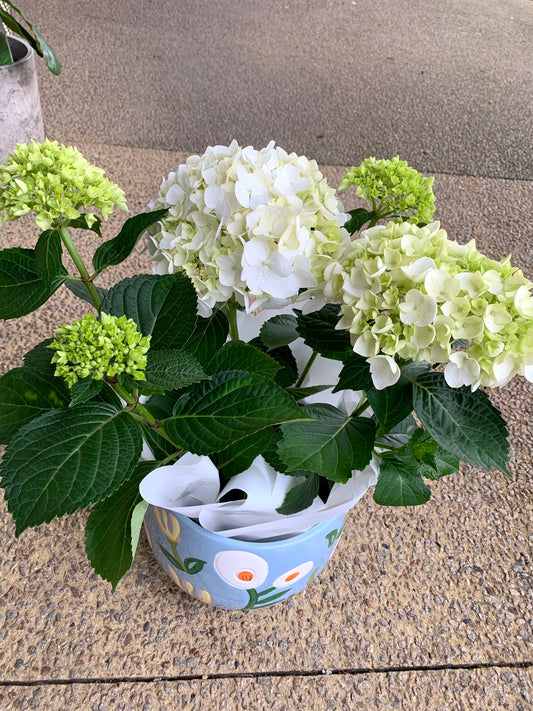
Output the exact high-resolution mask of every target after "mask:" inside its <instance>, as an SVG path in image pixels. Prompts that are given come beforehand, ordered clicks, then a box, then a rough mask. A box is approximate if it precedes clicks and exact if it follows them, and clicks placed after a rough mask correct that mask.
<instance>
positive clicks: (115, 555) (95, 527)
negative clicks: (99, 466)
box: [85, 462, 160, 590]
mask: <svg viewBox="0 0 533 711" xmlns="http://www.w3.org/2000/svg"><path fill="white" fill-rule="evenodd" d="M158 466H160V463H159V462H139V463H138V464H137V466H136V468H135V471H134V472H133V474H132V475H131V477H130V478H129V479H128V480H127V481H126V482H125V483H124V484H122V486H120V487H119V488H118V489H117V490H116V491H115V492H113V493H112V494H111V496H110V497H108V498H107V499H105V500H104V501H100V502H99V503H97V504H96V505H95V506H94V508H93V510H92V511H91V514H90V516H89V518H88V519H87V525H86V527H85V551H86V553H87V557H88V558H89V560H90V561H91V565H92V567H93V568H94V571H95V572H96V573H98V575H100V576H101V577H102V578H104V580H108V581H109V582H110V583H111V585H112V586H113V590H114V589H115V587H116V586H117V583H118V582H119V580H120V579H121V578H122V577H123V576H124V575H125V574H126V573H127V572H128V570H129V569H130V568H131V564H132V563H133V551H132V529H131V522H132V517H133V514H134V511H135V509H136V507H137V505H138V504H139V503H140V502H141V501H142V497H141V495H140V494H139V484H140V483H141V481H142V480H143V479H144V477H145V476H146V475H147V474H149V473H150V472H151V471H152V470H153V469H155V468H156V467H158ZM138 529H139V524H138V523H137V524H136V531H137V535H138Z"/></svg>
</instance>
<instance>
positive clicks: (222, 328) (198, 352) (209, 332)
mask: <svg viewBox="0 0 533 711" xmlns="http://www.w3.org/2000/svg"><path fill="white" fill-rule="evenodd" d="M228 332H229V321H228V317H227V316H226V314H225V313H224V311H222V309H217V310H216V311H213V313H212V314H211V316H209V318H201V317H199V318H198V320H197V321H196V328H195V329H194V333H193V334H192V336H191V337H190V338H189V340H188V341H187V343H185V344H184V346H183V350H185V351H187V353H190V354H191V355H193V356H194V357H195V358H197V359H198V360H199V361H200V363H202V365H205V364H206V363H207V362H208V361H209V360H210V359H211V358H212V356H213V355H214V354H215V353H216V352H217V351H218V349H219V348H221V347H222V345H223V344H224V343H225V342H226V339H227V337H228Z"/></svg>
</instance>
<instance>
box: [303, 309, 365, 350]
mask: <svg viewBox="0 0 533 711" xmlns="http://www.w3.org/2000/svg"><path fill="white" fill-rule="evenodd" d="M295 313H297V320H298V326H297V331H298V333H299V334H300V336H301V337H302V338H303V339H304V341H305V343H306V344H307V345H308V346H309V347H310V348H312V349H313V350H314V351H316V352H317V353H320V355H323V356H324V357H325V358H331V359H332V360H341V361H343V362H344V361H347V360H348V359H349V358H350V357H351V356H352V355H353V349H352V346H351V344H350V334H349V333H348V331H344V330H335V326H336V325H337V323H338V321H339V319H340V306H339V305H338V304H326V305H325V306H324V307H322V308H321V309H320V311H313V312H312V313H310V314H303V313H302V312H301V311H296V312H295Z"/></svg>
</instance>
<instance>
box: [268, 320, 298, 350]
mask: <svg viewBox="0 0 533 711" xmlns="http://www.w3.org/2000/svg"><path fill="white" fill-rule="evenodd" d="M296 325H297V322H296V316H292V315H290V314H279V315H278V316H273V317H272V318H270V319H269V320H268V321H266V322H265V323H264V324H263V325H262V326H261V330H260V331H259V337H260V339H261V341H262V342H263V345H264V346H265V348H267V349H268V350H271V349H272V348H279V347H280V346H288V345H289V343H292V342H293V341H295V340H296V339H297V338H299V337H300V335H299V333H298V331H297V330H296Z"/></svg>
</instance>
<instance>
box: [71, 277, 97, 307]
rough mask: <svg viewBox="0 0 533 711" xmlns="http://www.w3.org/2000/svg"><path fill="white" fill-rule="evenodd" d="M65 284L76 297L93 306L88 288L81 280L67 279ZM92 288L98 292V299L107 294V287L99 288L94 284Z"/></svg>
mask: <svg viewBox="0 0 533 711" xmlns="http://www.w3.org/2000/svg"><path fill="white" fill-rule="evenodd" d="M65 286H66V287H67V289H68V290H69V291H70V292H72V293H73V294H74V296H77V297H78V299H82V300H83V301H86V302H87V303H88V304H91V306H94V304H93V300H92V299H91V295H90V294H89V290H88V289H87V286H86V285H85V284H84V283H83V282H82V281H78V280H77V279H67V281H66V282H65ZM94 288H95V289H96V293H97V294H98V297H99V299H100V301H103V300H104V299H105V297H106V296H107V289H101V288H100V287H99V286H95V287H94Z"/></svg>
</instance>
